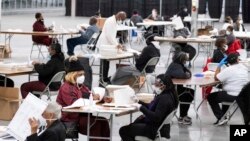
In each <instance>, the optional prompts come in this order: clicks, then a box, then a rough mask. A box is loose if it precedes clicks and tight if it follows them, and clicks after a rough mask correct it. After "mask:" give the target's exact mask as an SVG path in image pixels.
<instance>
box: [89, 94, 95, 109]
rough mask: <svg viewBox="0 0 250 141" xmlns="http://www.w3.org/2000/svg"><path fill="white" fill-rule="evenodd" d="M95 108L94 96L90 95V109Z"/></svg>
mask: <svg viewBox="0 0 250 141" xmlns="http://www.w3.org/2000/svg"><path fill="white" fill-rule="evenodd" d="M93 106H94V100H93V94H92V93H91V94H90V95H89V107H90V108H92V107H93Z"/></svg>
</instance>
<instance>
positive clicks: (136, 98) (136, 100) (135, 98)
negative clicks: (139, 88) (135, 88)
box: [131, 95, 139, 103]
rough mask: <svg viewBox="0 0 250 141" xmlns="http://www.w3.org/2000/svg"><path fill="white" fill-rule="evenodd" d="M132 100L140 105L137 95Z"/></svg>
mask: <svg viewBox="0 0 250 141" xmlns="http://www.w3.org/2000/svg"><path fill="white" fill-rule="evenodd" d="M131 100H132V101H133V102H134V103H138V102H139V99H138V97H137V96H135V95H134V96H132V97H131Z"/></svg>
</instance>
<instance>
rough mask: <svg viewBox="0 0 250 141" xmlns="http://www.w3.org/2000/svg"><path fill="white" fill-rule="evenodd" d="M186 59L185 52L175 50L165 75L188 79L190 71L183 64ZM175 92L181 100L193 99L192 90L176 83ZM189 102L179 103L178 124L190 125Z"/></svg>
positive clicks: (190, 74)
mask: <svg viewBox="0 0 250 141" xmlns="http://www.w3.org/2000/svg"><path fill="white" fill-rule="evenodd" d="M187 60H188V56H187V55H186V53H184V52H182V51H180V52H176V53H175V54H174V56H173V62H172V63H171V64H170V65H169V67H168V69H167V71H166V73H165V75H169V76H170V77H171V78H176V79H189V78H191V77H192V72H191V71H190V70H189V69H188V68H187V67H186V66H185V65H186V62H187ZM177 92H178V95H179V99H180V101H181V102H188V103H191V102H192V101H193V100H194V90H193V89H191V88H187V87H184V86H183V85H177ZM189 108H190V104H180V117H179V118H178V122H179V123H180V124H185V125H191V124H192V118H191V117H189V116H188V110H189Z"/></svg>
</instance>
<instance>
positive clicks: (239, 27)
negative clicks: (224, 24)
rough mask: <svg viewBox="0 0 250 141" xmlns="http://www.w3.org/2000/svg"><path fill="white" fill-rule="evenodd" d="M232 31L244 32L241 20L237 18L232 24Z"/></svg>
mask: <svg viewBox="0 0 250 141" xmlns="http://www.w3.org/2000/svg"><path fill="white" fill-rule="evenodd" d="M234 31H240V32H245V26H244V25H243V20H242V19H241V17H238V18H237V20H236V22H235V24H234Z"/></svg>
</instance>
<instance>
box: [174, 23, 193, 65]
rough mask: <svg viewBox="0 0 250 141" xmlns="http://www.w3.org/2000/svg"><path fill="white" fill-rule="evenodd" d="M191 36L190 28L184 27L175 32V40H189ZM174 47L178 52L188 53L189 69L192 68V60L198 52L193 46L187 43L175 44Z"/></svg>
mask: <svg viewBox="0 0 250 141" xmlns="http://www.w3.org/2000/svg"><path fill="white" fill-rule="evenodd" d="M190 35H191V33H190V31H189V30H188V28H186V27H184V28H181V29H178V30H176V29H175V30H174V38H187V37H189V36H190ZM173 47H174V48H175V49H176V50H179V49H180V50H181V51H183V52H185V53H188V59H189V60H188V61H189V64H188V67H191V60H192V59H193V58H194V56H195V55H196V50H195V48H194V47H193V46H191V45H189V44H187V43H174V44H173Z"/></svg>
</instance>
